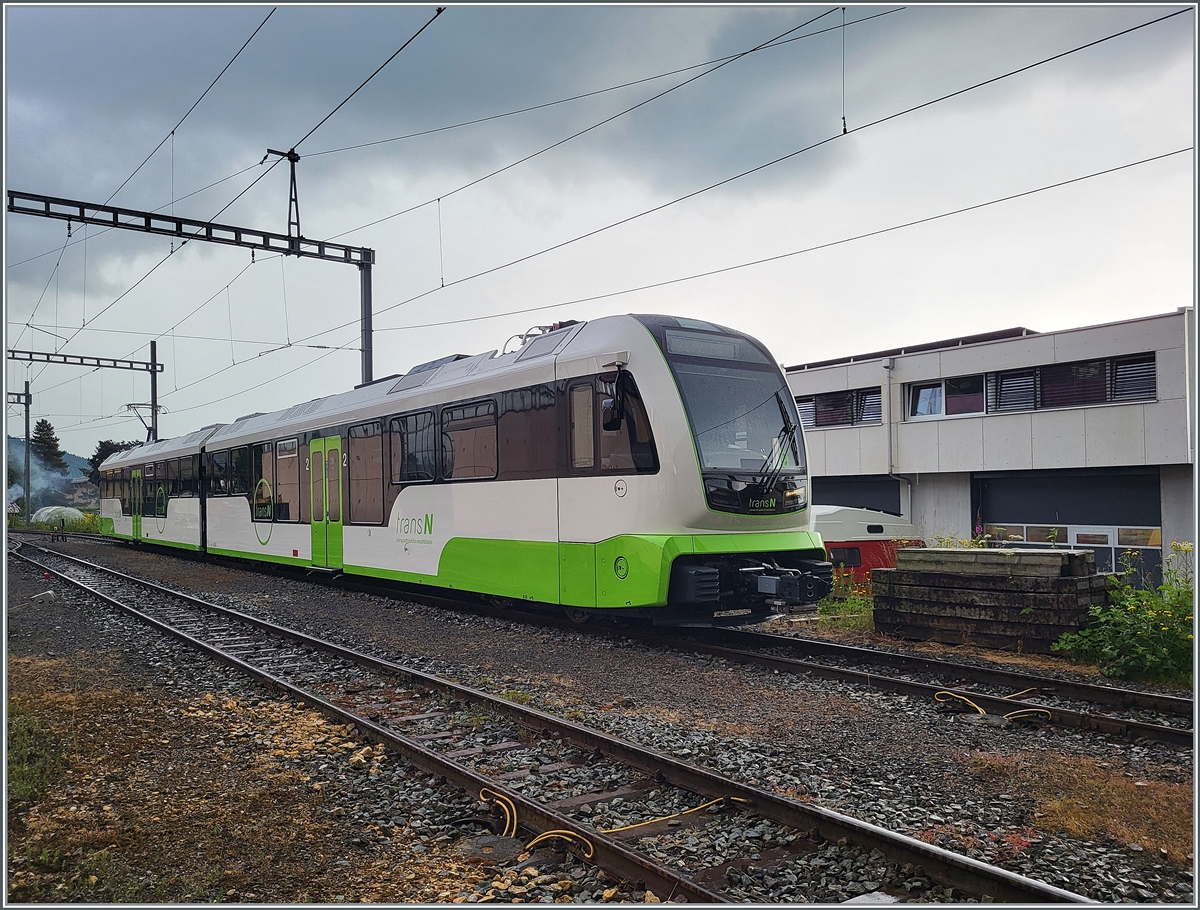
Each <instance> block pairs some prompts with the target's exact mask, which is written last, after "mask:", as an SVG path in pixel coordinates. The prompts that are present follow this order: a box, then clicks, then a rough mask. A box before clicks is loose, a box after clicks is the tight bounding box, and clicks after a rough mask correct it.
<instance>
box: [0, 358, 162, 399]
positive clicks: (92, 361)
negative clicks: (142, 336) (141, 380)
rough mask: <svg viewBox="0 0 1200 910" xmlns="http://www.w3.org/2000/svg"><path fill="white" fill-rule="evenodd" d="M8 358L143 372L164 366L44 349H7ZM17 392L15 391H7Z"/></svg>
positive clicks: (158, 371) (160, 370)
mask: <svg viewBox="0 0 1200 910" xmlns="http://www.w3.org/2000/svg"><path fill="white" fill-rule="evenodd" d="M8 359H9V360H28V361H32V362H34V363H61V364H67V365H68V366H77V367H96V368H98V369H107V370H141V371H143V372H147V373H149V372H154V373H161V372H162V371H163V370H164V369H165V367H164V365H163V364H161V363H150V362H148V361H144V360H122V359H120V358H113V357H81V356H79V355H77V354H51V353H48V352H46V351H14V350H11V349H10V350H9V352H8ZM9 394H10V395H12V394H17V393H12V392H10V393H9Z"/></svg>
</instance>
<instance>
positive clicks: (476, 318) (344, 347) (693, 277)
mask: <svg viewBox="0 0 1200 910" xmlns="http://www.w3.org/2000/svg"><path fill="white" fill-rule="evenodd" d="M1188 151H1191V147H1190V146H1189V147H1188V148H1184V149H1178V150H1176V151H1174V152H1168V153H1166V154H1163V155H1156V156H1153V157H1151V158H1145V159H1142V160H1140V161H1133V162H1129V163H1127V164H1123V165H1118V166H1117V167H1112V168H1107V169H1105V170H1102V171H1096V172H1094V173H1091V174H1085V175H1082V176H1079V177H1074V178H1071V179H1069V180H1063V181H1059V182H1057V183H1053V184H1048V185H1046V186H1042V187H1036V188H1034V189H1031V190H1026V191H1023V192H1021V193H1014V194H1011V195H1008V196H1004V197H1000V198H997V199H992V200H988V201H987V202H981V203H977V204H974V205H970V206H965V207H962V208H959V209H955V210H952V211H948V212H943V213H940V214H938V215H932V216H928V217H926V218H920V219H915V220H912V221H908V222H904V223H902V224H897V225H892V226H890V227H886V228H880V229H878V230H874V231H868V232H864V233H861V234H856V235H854V236H852V237H846V238H842V239H840V240H834V241H830V242H828V243H824V244H818V245H816V246H812V247H806V248H805V249H802V250H793V251H791V252H789V253H782V254H779V255H776V256H769V257H765V258H763V259H759V260H754V261H752V262H743V263H738V264H736V265H732V266H726V267H723V268H720V269H713V270H710V271H707V272H701V273H697V274H693V275H686V276H682V277H678V278H672V279H668V280H665V281H660V282H654V283H652V284H646V285H640V286H638V287H632V288H625V289H622V290H619V291H612V292H609V293H605V294H596V295H592V296H589V297H580V298H575V299H573V300H566V301H557V302H555V303H550V304H544V305H541V306H535V307H523V308H521V309H517V310H509V311H506V312H503V313H489V314H487V315H484V316H471V317H464V318H461V319H452V320H445V321H440V322H429V323H420V324H415V325H407V326H395V327H390V328H377V329H376V331H377V332H389V331H390V332H394V331H411V330H414V329H423V328H437V327H442V326H450V325H461V324H464V323H471V322H482V321H485V320H489V319H499V318H502V317H505V316H516V315H521V314H524V313H533V312H539V311H544V310H550V309H557V308H562V307H568V306H573V305H575V304H579V303H590V302H595V301H597V300H604V299H609V298H612V297H618V296H622V295H626V294H632V293H636V292H639V291H645V290H651V289H654V288H659V287H665V286H667V285H671V284H678V283H681V282H685V281H692V280H696V279H699V278H705V277H709V276H711V275H716V274H721V273H724V272H730V271H734V270H737V269H742V268H750V267H753V266H756V265H762V264H765V263H768V262H774V261H778V260H780V259H785V258H788V257H791V256H798V255H801V254H804V253H809V252H815V251H816V250H820V249H827V248H829V247H832V246H837V245H841V244H845V243H851V242H853V241H856V240H862V239H865V238H868V237H874V236H878V235H880V234H885V233H890V232H892V231H898V230H902V229H904V228H908V227H913V226H916V225H919V224H925V223H928V222H931V221H936V220H939V219H942V218H948V217H951V216H953V215H959V214H963V213H965V212H969V211H974V210H976V209H981V208H985V207H988V206H992V205H998V204H1000V203H1003V202H1008V201H1011V200H1014V199H1020V198H1023V197H1026V196H1032V195H1034V194H1037V193H1041V192H1046V191H1048V190H1052V189H1056V188H1059V187H1063V186H1068V185H1071V184H1074V183H1079V182H1081V181H1083V180H1088V179H1091V178H1093V177H1099V176H1103V175H1105V174H1112V173H1116V172H1118V171H1122V170H1126V169H1128V168H1133V167H1137V166H1139V165H1143V164H1148V163H1150V162H1153V161H1160V160H1163V159H1165V158H1170V157H1172V156H1175V155H1179V154H1183V153H1185V152H1188ZM338 328H345V327H344V326H340V327H338ZM333 331H336V329H329V330H327V333H329V332H333ZM356 340H357V338H356V337H355V338H351V339H350V340H349V341H347V342H345V343H344V344H341V345H338V346H337V347H334V348H332V349H330V350H328V351H327V352H326V353H325V354H322V355H319V356H318V357H316V358H314V359H313V360H312V361H311V362H310V363H308V364H303V365H301V366H298V367H295V368H294V369H291V370H288V371H287V372H285V373H283V374H280V375H279V376H275V377H272V378H271V379H268V380H265V381H264V382H262V383H259V384H257V385H255V386H251V387H249V388H247V389H242V390H239V391H238V392H235V393H232V394H231V395H226V396H223V397H221V398H217V399H213V400H211V401H207V402H204V403H202V404H197V405H192V406H190V407H187V408H177V409H175V413H183V412H185V411H193V410H197V409H199V408H202V407H208V406H210V405H213V404H218V403H220V402H222V401H227V400H229V399H230V398H234V397H236V396H238V395H241V394H244V393H246V392H250V391H254V390H256V389H258V388H261V387H262V386H263V385H266V384H268V383H270V382H274V381H276V380H278V379H282V378H284V377H285V376H288V375H290V374H292V373H295V372H297V371H298V370H301V369H304V368H305V367H306V366H309V365H311V363H316V362H317V361H319V360H321V359H323V358H324V357H327V356H329V355H331V354H333V353H336V352H337V351H345V350H348V349H352V346H353V344H354V343H355V341H356ZM293 346H299V345H298V344H297V345H293ZM280 350H282V348H281V349H280ZM247 362H248V361H243V362H242V365H244V364H245V363H247ZM232 368H233V365H230V366H226V367H223V368H222V369H220V370H217V371H216V372H214V373H211V374H209V375H207V376H204V377H201V378H200V379H197V380H195V381H194V382H191V383H188V384H187V385H184V386H180V387H179V388H178V391H183V390H185V389H187V388H189V387H190V386H193V385H198V384H200V383H202V382H206V381H208V380H209V379H211V378H213V377H215V376H217V375H220V374H221V373H224V372H226V371H228V370H230V369H232ZM167 394H168V395H170V394H172V393H170V392H168V393H167ZM164 397H165V396H164Z"/></svg>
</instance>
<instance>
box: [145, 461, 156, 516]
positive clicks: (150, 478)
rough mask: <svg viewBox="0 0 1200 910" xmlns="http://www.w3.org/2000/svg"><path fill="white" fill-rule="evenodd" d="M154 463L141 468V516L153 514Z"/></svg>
mask: <svg viewBox="0 0 1200 910" xmlns="http://www.w3.org/2000/svg"><path fill="white" fill-rule="evenodd" d="M154 487H155V483H154V465H152V464H148V465H146V466H145V467H144V468H142V517H143V518H150V517H153V516H154Z"/></svg>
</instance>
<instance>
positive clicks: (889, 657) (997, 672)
mask: <svg viewBox="0 0 1200 910" xmlns="http://www.w3.org/2000/svg"><path fill="white" fill-rule="evenodd" d="M692 634H693V635H694V634H696V633H695V631H693V632H692ZM705 637H708V636H707V635H705ZM722 637H724V638H728V639H732V640H733V641H735V642H737V641H744V642H746V643H747V644H750V645H754V646H755V647H760V648H781V649H789V650H792V651H797V652H800V653H805V654H825V655H832V656H835V657H843V658H845V659H846V660H851V661H856V662H860V663H874V664H883V665H886V666H891V667H896V668H899V669H904V670H916V671H918V672H922V673H947V674H953V673H957V674H959V675H968V676H970V677H971V678H972V679H973V680H974V681H976V682H982V683H987V684H989V685H996V686H1012V687H1014V688H1037V689H1041V690H1044V691H1053V692H1054V693H1056V694H1058V695H1062V696H1064V697H1066V698H1075V699H1078V700H1079V701H1086V702H1091V703H1093V704H1104V705H1112V706H1114V707H1118V708H1146V709H1148V710H1151V711H1159V712H1161V713H1163V714H1177V715H1179V716H1180V717H1191V716H1192V711H1193V709H1194V703H1193V701H1192V699H1190V698H1181V697H1179V696H1174V695H1163V694H1158V693H1154V692H1138V691H1137V690H1135V689H1122V688H1119V687H1117V686H1098V685H1092V684H1089V683H1080V682H1073V681H1071V680H1066V679H1057V678H1054V677H1050V676H1041V675H1038V674H1036V673H1023V672H1017V671H1014V670H1004V669H1000V668H992V667H977V666H974V665H964V664H956V663H954V662H952V661H948V660H939V659H937V658H932V657H917V656H915V655H911V654H896V653H894V652H892V651H878V650H873V649H871V648H863V647H859V646H857V645H845V644H840V643H838V642H826V641H816V640H813V639H808V638H795V637H793V636H790V635H777V634H774V633H770V632H759V631H755V630H751V629H730V630H724V631H723V632H722Z"/></svg>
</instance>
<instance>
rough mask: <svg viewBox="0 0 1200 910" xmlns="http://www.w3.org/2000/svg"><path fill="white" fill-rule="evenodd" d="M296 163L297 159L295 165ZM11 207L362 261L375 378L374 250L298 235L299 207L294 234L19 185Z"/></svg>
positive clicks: (368, 368) (365, 329)
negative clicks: (96, 201)
mask: <svg viewBox="0 0 1200 910" xmlns="http://www.w3.org/2000/svg"><path fill="white" fill-rule="evenodd" d="M276 154H280V153H276ZM293 154H294V153H293ZM289 160H290V158H289ZM294 166H295V165H294V162H293V168H294ZM294 180H295V177H294V176H293V181H294ZM293 192H294V190H293ZM8 210H9V211H10V212H16V213H18V214H22V215H33V216H35V217H39V218H55V219H58V220H60V221H66V222H68V223H70V222H75V223H77V224H94V225H100V226H102V227H108V228H120V229H122V230H127V231H141V232H142V233H145V234H160V235H162V236H164V237H180V238H182V239H183V241H184V242H185V243H186V242H187V241H189V240H203V241H205V242H206V243H224V244H228V245H230V246H241V247H249V248H250V249H251V250H263V251H265V252H270V253H279V254H280V255H283V256H298V257H308V258H311V259H323V260H325V261H327V262H342V263H346V264H349V265H354V266H357V267H358V273H359V293H360V299H361V310H362V315H361V337H362V381H363V383H364V384H366V383H369V382H371V381H372V379H373V367H372V339H371V334H372V333H371V266H373V265H374V264H375V251H374V250H372V249H368V248H367V247H358V246H347V245H345V244H341V243H333V242H331V241H328V240H308V239H306V238H304V237H301V236H299V226H300V217H299V209H298V207H297V210H296V214H295V222H294V223H295V225H296V229H297V230H296V234H294V235H293V234H275V233H272V232H271V231H259V230H255V229H253V228H244V227H235V226H233V225H228V224H217V223H215V222H212V221H197V220H196V219H193V218H181V217H179V216H177V215H164V214H160V213H158V212H145V211H140V210H138V209H126V208H120V207H118V206H114V205H96V204H93V203H90V202H80V201H78V200H75V199H60V198H58V197H55V196H44V195H42V194H40V193H22V192H19V191H16V190H9V191H8ZM290 226H291V211H290V210H289V228H290ZM152 357H153V355H152ZM151 375H153V374H151Z"/></svg>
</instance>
